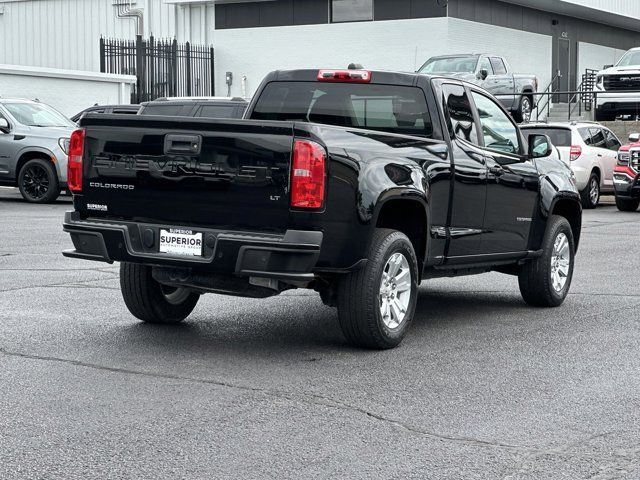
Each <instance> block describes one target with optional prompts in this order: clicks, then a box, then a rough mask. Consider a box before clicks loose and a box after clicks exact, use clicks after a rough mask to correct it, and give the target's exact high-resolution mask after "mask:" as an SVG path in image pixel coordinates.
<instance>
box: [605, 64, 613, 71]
mask: <svg viewBox="0 0 640 480" xmlns="http://www.w3.org/2000/svg"><path fill="white" fill-rule="evenodd" d="M611 67H613V64H611V65H605V66H604V67H603V69H604V70H606V69H607V68H611Z"/></svg>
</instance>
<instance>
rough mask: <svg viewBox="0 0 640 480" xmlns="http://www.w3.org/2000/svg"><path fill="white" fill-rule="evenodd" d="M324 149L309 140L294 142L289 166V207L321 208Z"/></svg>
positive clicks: (322, 201) (325, 156)
mask: <svg viewBox="0 0 640 480" xmlns="http://www.w3.org/2000/svg"><path fill="white" fill-rule="evenodd" d="M326 158H327V154H326V152H325V149H324V148H323V147H322V146H320V145H318V144H317V143H315V142H311V141H309V140H295V141H294V143H293V162H292V165H291V206H292V207H294V208H321V207H322V205H323V203H324V191H325V177H326V173H325V163H326Z"/></svg>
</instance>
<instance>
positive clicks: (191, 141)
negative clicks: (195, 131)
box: [164, 134, 202, 155]
mask: <svg viewBox="0 0 640 480" xmlns="http://www.w3.org/2000/svg"><path fill="white" fill-rule="evenodd" d="M201 147H202V136H200V135H172V134H170V135H165V137H164V153H165V154H172V153H173V154H178V155H179V154H182V155H184V154H187V155H199V154H200V149H201Z"/></svg>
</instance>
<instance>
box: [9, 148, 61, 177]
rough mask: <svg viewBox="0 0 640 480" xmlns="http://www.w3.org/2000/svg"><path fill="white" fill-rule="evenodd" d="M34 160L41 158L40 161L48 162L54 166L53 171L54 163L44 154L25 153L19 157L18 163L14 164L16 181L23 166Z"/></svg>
mask: <svg viewBox="0 0 640 480" xmlns="http://www.w3.org/2000/svg"><path fill="white" fill-rule="evenodd" d="M35 158H41V159H42V160H48V161H50V162H51V164H52V165H54V169H55V162H54V161H53V159H52V158H51V157H50V156H49V155H47V154H46V153H42V152H25V153H23V154H22V155H21V156H20V158H19V159H18V163H17V164H16V181H17V180H18V175H20V170H22V167H23V166H24V164H25V163H27V162H28V161H29V160H33V159H35Z"/></svg>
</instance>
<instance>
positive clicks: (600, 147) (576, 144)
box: [522, 122, 620, 208]
mask: <svg viewBox="0 0 640 480" xmlns="http://www.w3.org/2000/svg"><path fill="white" fill-rule="evenodd" d="M522 130H523V131H524V132H525V133H526V134H532V133H538V134H545V135H547V136H548V137H549V138H550V139H551V142H552V143H553V144H554V145H555V146H556V147H558V150H559V151H560V157H561V158H562V160H563V161H564V162H565V163H566V164H567V165H570V166H571V170H573V173H574V174H575V177H576V183H577V186H578V190H579V191H580V197H581V198H582V206H583V208H596V207H597V205H598V203H599V201H600V195H601V194H602V193H613V191H614V190H613V169H614V167H615V166H616V162H617V159H618V149H619V148H620V141H619V140H618V137H616V135H615V134H614V133H613V132H612V131H611V130H609V129H608V128H606V127H604V126H602V125H599V124H597V123H591V122H570V123H569V122H567V123H562V122H559V123H549V124H547V123H532V124H528V125H524V126H523V127H522Z"/></svg>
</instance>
